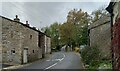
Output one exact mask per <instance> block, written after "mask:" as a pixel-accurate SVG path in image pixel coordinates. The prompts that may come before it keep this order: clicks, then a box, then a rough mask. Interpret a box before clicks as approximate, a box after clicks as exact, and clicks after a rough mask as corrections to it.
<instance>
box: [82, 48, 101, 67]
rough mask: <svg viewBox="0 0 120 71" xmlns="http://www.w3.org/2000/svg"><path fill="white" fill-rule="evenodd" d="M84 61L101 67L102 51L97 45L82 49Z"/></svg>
mask: <svg viewBox="0 0 120 71" xmlns="http://www.w3.org/2000/svg"><path fill="white" fill-rule="evenodd" d="M81 57H82V61H83V62H84V63H85V64H87V65H89V66H94V67H95V68H97V67H99V66H98V65H99V63H100V61H101V58H100V57H101V53H100V50H99V49H98V48H97V47H86V48H84V49H83V50H82V51H81Z"/></svg>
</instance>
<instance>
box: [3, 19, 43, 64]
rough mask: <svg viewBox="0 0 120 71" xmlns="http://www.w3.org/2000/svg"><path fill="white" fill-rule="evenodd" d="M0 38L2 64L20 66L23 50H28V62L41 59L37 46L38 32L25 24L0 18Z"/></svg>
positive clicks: (40, 50)
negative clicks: (0, 32) (0, 33)
mask: <svg viewBox="0 0 120 71" xmlns="http://www.w3.org/2000/svg"><path fill="white" fill-rule="evenodd" d="M1 18H2V17H1ZM1 37H2V55H3V56H2V58H3V59H4V60H3V63H9V64H22V63H23V51H24V48H27V49H28V56H27V59H28V62H31V61H34V60H37V59H39V58H41V57H42V49H41V48H40V47H39V46H38V43H39V41H38V40H39V39H38V38H39V32H38V31H36V30H34V29H32V28H30V27H27V26H25V24H24V25H23V24H22V23H20V22H15V21H13V20H10V19H6V18H2V36H1Z"/></svg>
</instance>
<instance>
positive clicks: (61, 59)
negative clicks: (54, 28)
mask: <svg viewBox="0 0 120 71" xmlns="http://www.w3.org/2000/svg"><path fill="white" fill-rule="evenodd" d="M64 58H65V54H63V58H61V59H55V60H52V61H62V60H63V59H64ZM46 61H50V60H46ZM57 63H58V62H57ZM57 63H55V64H53V65H51V66H49V67H47V68H45V70H47V69H50V68H51V67H53V66H55V65H57Z"/></svg>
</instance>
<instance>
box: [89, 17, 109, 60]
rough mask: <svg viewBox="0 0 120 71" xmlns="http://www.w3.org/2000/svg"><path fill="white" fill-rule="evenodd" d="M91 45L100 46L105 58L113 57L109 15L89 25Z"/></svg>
mask: <svg viewBox="0 0 120 71" xmlns="http://www.w3.org/2000/svg"><path fill="white" fill-rule="evenodd" d="M89 45H90V47H98V48H99V49H100V51H101V53H102V58H103V59H104V58H105V59H110V58H111V54H110V52H111V51H110V47H111V32H110V17H109V16H103V17H101V18H100V19H99V20H97V21H95V22H94V23H93V24H91V25H90V26H89Z"/></svg>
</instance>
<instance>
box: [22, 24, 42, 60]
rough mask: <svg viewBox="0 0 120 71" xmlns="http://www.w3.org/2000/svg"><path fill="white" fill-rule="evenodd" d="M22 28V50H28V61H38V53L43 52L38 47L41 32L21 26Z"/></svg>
mask: <svg viewBox="0 0 120 71" xmlns="http://www.w3.org/2000/svg"><path fill="white" fill-rule="evenodd" d="M20 27H21V29H20V31H21V47H22V50H24V48H28V61H29V62H31V61H34V60H36V59H38V53H39V52H41V51H40V50H39V46H38V35H39V32H37V31H35V30H33V29H30V28H28V27H26V26H23V25H21V26H20ZM38 50H39V51H38ZM39 55H40V54H39Z"/></svg>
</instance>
